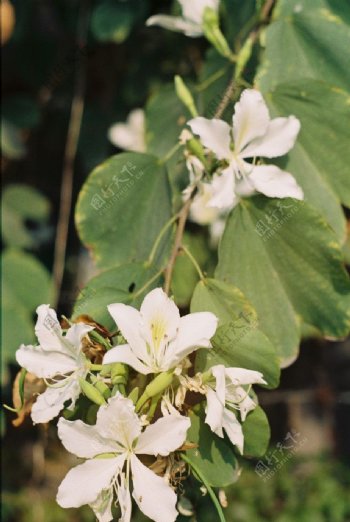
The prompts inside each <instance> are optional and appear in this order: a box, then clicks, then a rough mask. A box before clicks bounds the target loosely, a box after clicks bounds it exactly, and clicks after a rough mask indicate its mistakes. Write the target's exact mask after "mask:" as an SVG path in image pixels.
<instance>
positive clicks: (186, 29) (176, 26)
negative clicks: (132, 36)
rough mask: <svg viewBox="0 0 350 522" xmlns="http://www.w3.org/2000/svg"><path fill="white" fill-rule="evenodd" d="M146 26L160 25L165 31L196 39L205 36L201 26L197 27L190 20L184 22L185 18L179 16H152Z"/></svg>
mask: <svg viewBox="0 0 350 522" xmlns="http://www.w3.org/2000/svg"><path fill="white" fill-rule="evenodd" d="M146 25H147V26H151V25H159V26H160V27H164V29H169V30H170V31H177V32H180V33H184V34H185V35H186V36H192V37H194V38H195V37H197V36H201V35H202V34H203V30H202V27H201V26H200V25H197V24H195V23H193V22H191V21H190V20H184V19H183V18H180V17H177V16H167V15H155V16H151V17H150V18H148V20H147V21H146Z"/></svg>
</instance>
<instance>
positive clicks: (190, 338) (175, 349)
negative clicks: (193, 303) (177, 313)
mask: <svg viewBox="0 0 350 522" xmlns="http://www.w3.org/2000/svg"><path fill="white" fill-rule="evenodd" d="M217 324H218V319H217V317H216V316H215V315H214V314H212V313H211V312H196V313H193V314H188V315H185V316H184V317H181V319H180V326H179V332H178V336H177V339H176V341H174V342H173V343H171V344H170V345H169V346H168V348H167V350H166V353H165V357H164V361H163V370H167V369H170V368H174V367H175V366H176V365H177V364H178V363H179V362H181V361H182V359H184V358H185V357H187V355H189V354H190V353H192V352H193V351H194V350H196V349H197V348H210V346H211V344H210V339H211V338H212V337H213V335H214V334H215V331H216V328H217Z"/></svg>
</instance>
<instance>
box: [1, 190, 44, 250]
mask: <svg viewBox="0 0 350 522" xmlns="http://www.w3.org/2000/svg"><path fill="white" fill-rule="evenodd" d="M49 212H50V203H49V201H48V199H47V198H46V197H45V196H43V195H42V194H41V193H40V192H38V191H37V190H35V189H34V188H32V187H30V186H27V185H23V184H14V185H8V186H7V187H6V188H5V190H4V192H3V196H2V218H3V227H2V237H3V241H4V242H5V243H6V244H7V245H9V246H14V247H22V248H33V247H35V246H36V245H37V243H38V239H37V238H36V237H34V235H33V234H32V233H31V232H30V231H29V230H28V228H27V226H26V223H25V220H26V219H30V220H32V221H35V222H36V223H45V221H47V219H48V217H49Z"/></svg>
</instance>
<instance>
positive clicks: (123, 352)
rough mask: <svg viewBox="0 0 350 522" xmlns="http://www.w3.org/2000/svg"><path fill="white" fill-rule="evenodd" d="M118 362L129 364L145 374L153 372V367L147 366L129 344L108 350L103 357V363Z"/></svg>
mask: <svg viewBox="0 0 350 522" xmlns="http://www.w3.org/2000/svg"><path fill="white" fill-rule="evenodd" d="M116 362H119V363H124V364H127V365H128V366H131V367H132V368H134V370H136V371H137V372H139V373H142V374H143V375H147V374H148V373H152V372H153V370H152V368H150V367H148V366H145V365H144V364H143V363H142V362H141V361H140V360H139V359H138V358H137V357H136V355H135V354H134V353H133V351H132V350H131V348H130V346H129V345H128V344H121V345H119V346H116V347H115V348H112V349H111V350H108V352H107V353H106V355H105V356H104V358H103V364H112V363H116Z"/></svg>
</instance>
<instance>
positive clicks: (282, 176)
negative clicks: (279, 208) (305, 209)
mask: <svg viewBox="0 0 350 522" xmlns="http://www.w3.org/2000/svg"><path fill="white" fill-rule="evenodd" d="M249 179H250V181H251V182H252V183H253V185H254V187H255V190H257V191H258V192H261V193H262V194H265V196H268V197H270V198H294V199H303V198H304V194H303V191H302V189H301V187H299V185H298V184H297V182H296V181H295V179H294V177H293V176H292V175H291V174H289V172H285V171H284V170H281V169H279V168H278V167H276V166H275V165H258V166H256V167H254V168H253V170H252V172H251V174H250V175H249Z"/></svg>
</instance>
